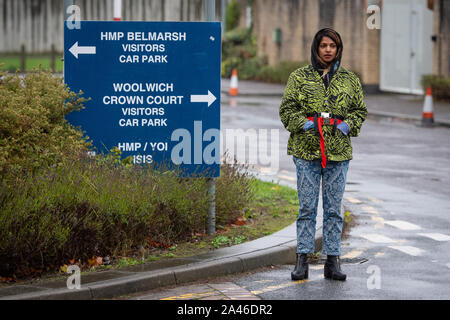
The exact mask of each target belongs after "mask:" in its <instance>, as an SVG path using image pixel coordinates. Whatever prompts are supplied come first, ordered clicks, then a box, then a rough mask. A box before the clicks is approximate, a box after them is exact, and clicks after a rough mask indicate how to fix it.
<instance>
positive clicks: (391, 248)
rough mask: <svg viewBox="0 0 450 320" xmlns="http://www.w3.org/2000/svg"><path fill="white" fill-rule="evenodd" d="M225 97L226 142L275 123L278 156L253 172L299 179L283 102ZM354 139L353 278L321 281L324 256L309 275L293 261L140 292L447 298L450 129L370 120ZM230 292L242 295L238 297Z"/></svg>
mask: <svg viewBox="0 0 450 320" xmlns="http://www.w3.org/2000/svg"><path fill="white" fill-rule="evenodd" d="M222 102H223V104H222V109H221V119H222V124H221V125H222V128H221V130H222V132H223V133H224V139H223V140H224V141H223V144H224V146H226V145H227V141H226V136H225V134H226V131H227V129H242V130H244V131H245V132H249V131H247V130H249V129H255V131H256V132H260V131H258V130H259V129H268V130H269V131H268V132H270V130H275V131H273V132H275V133H276V135H274V136H273V137H274V139H273V140H272V139H271V138H270V137H271V136H270V134H268V136H267V139H268V140H270V142H269V146H270V145H271V144H270V143H271V142H273V143H274V144H273V145H272V148H271V149H269V150H270V152H273V151H274V150H275V152H279V157H278V159H279V160H278V161H275V162H273V161H272V163H271V164H270V165H263V164H261V163H260V162H261V161H259V160H260V159H262V158H261V157H259V156H256V159H257V160H258V163H253V164H254V170H255V171H257V172H258V173H259V174H263V175H265V177H266V178H268V179H271V180H274V181H276V182H277V181H279V182H280V183H283V184H287V185H292V186H295V176H296V175H295V167H294V164H293V162H292V159H291V157H290V156H287V155H286V145H287V139H288V132H287V131H286V130H284V128H283V127H282V125H281V123H280V121H279V116H278V106H279V99H276V98H270V97H264V98H260V99H256V98H249V97H239V98H238V99H237V101H228V97H224V98H223V101H222ZM232 105H234V106H232ZM277 140H278V141H277ZM352 143H353V148H354V150H353V154H354V159H353V160H352V161H351V162H350V170H349V174H348V178H347V188H346V193H345V196H344V201H345V205H346V207H347V208H348V209H349V210H350V211H351V212H352V216H353V223H352V224H353V226H352V227H351V229H350V231H349V232H348V233H347V235H346V236H345V238H344V239H343V240H342V256H341V258H342V260H343V264H342V269H343V271H344V272H345V273H347V281H345V282H337V281H330V280H326V279H324V278H323V260H321V261H319V262H318V263H315V264H310V272H309V274H310V277H309V279H308V280H307V281H291V279H290V273H291V271H292V269H293V267H294V266H293V265H284V266H275V267H273V268H269V269H267V268H266V269H264V270H261V271H260V272H255V273H251V274H246V275H236V276H235V277H231V278H227V279H226V280H223V279H222V280H221V279H218V280H217V281H214V280H211V281H209V282H208V283H206V284H202V285H191V286H186V287H177V288H172V289H169V290H167V291H164V290H158V291H157V292H156V293H154V294H147V295H146V296H145V297H143V298H144V299H162V298H164V297H172V298H173V299H175V300H177V299H183V300H185V299H234V298H237V299H242V298H243V297H244V299H249V298H250V297H251V298H252V299H263V300H278V299H285V300H304V299H305V300H308V299H319V300H322V299H323V300H328V299H333V300H334V299H338V300H339V299H394V300H397V299H450V148H449V147H450V129H446V128H439V127H436V128H422V127H420V126H417V125H416V124H414V123H404V122H396V121H389V120H373V119H368V120H367V121H366V122H365V123H364V125H363V129H362V131H361V134H360V137H358V138H352ZM228 146H229V145H228ZM259 146H261V143H260V142H259V141H258V142H257V143H250V144H249V145H246V146H245V147H242V146H241V147H238V146H235V148H236V149H235V152H240V154H242V152H247V156H249V155H250V154H251V153H252V152H253V153H254V154H257V153H258V152H259V149H258V147H259ZM224 150H225V148H223V149H222V151H224ZM249 150H250V151H249ZM247 159H249V158H247ZM253 159H254V158H253ZM263 162H264V161H263ZM265 162H266V164H267V159H266V161H265ZM271 165H272V168H270V167H271ZM274 165H275V167H274ZM322 258H323V257H322ZM220 287H227V288H229V289H228V291H225V292H231V293H230V294H228V296H227V294H224V293H223V292H224V291H222V292H220V290H219V289H217V290H216V289H215V288H220ZM231 288H232V289H233V290H234V291H233V290H231ZM208 292H209V294H208ZM232 292H240V293H239V295H236V296H233V293H232Z"/></svg>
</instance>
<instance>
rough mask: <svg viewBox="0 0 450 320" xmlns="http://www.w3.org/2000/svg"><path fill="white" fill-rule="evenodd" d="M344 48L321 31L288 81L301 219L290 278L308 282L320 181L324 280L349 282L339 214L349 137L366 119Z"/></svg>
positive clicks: (288, 123) (286, 118)
mask: <svg viewBox="0 0 450 320" xmlns="http://www.w3.org/2000/svg"><path fill="white" fill-rule="evenodd" d="M342 50H343V44H342V40H341V37H340V35H339V34H338V33H337V32H336V31H335V30H333V29H331V28H325V29H321V30H319V31H318V32H317V34H316V35H315V36H314V40H313V43H312V46H311V64H309V65H307V66H304V67H302V68H299V69H297V70H295V71H294V72H293V73H292V74H291V75H290V77H289V80H288V82H287V86H286V90H285V92H284V96H283V99H282V101H281V106H280V118H281V122H282V123H283V125H284V127H285V128H286V129H287V130H288V131H289V132H290V137H289V141H288V147H287V150H288V151H287V153H288V155H292V156H293V160H294V163H295V166H296V171H297V189H298V198H299V216H298V219H297V262H296V265H295V269H294V271H293V272H292V273H291V277H292V280H303V279H306V278H308V262H307V254H308V253H313V252H314V239H315V230H316V215H317V205H318V201H319V189H320V181H321V180H322V200H323V246H322V253H323V254H326V255H327V260H326V262H325V266H324V275H325V278H328V279H333V280H345V279H346V275H345V274H343V273H342V271H341V268H340V262H339V256H340V254H341V248H340V241H341V235H342V227H343V218H342V213H341V203H342V197H343V195H344V190H345V183H346V177H347V171H348V167H349V160H351V159H352V145H351V142H350V137H356V136H358V134H359V131H360V128H361V125H362V123H363V122H364V120H365V118H366V116H367V108H366V106H365V104H364V97H363V91H362V87H361V83H360V80H359V79H358V77H357V76H356V75H355V74H354V73H352V72H350V71H347V70H346V69H344V68H343V67H342V66H340V64H341V59H342Z"/></svg>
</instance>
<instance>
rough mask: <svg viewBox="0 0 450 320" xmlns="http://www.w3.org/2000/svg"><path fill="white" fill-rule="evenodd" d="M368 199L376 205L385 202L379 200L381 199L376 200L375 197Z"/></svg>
mask: <svg viewBox="0 0 450 320" xmlns="http://www.w3.org/2000/svg"><path fill="white" fill-rule="evenodd" d="M367 198H369V200H370V201H372V202H374V203H381V202H383V200H379V199H377V198H374V197H367Z"/></svg>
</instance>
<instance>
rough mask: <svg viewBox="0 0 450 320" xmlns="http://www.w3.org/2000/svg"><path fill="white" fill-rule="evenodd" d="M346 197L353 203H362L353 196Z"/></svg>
mask: <svg viewBox="0 0 450 320" xmlns="http://www.w3.org/2000/svg"><path fill="white" fill-rule="evenodd" d="M345 199H346V200H348V201H350V202H351V203H362V201H360V200H358V199H355V198H352V197H345Z"/></svg>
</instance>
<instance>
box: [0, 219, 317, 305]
mask: <svg viewBox="0 0 450 320" xmlns="http://www.w3.org/2000/svg"><path fill="white" fill-rule="evenodd" d="M267 237H270V236H267ZM321 246H322V229H321V227H320V228H318V229H317V230H316V239H315V247H316V250H317V249H320V248H321ZM296 251H297V241H296V240H290V241H287V242H285V243H282V244H279V245H276V246H273V247H269V248H266V249H262V250H255V251H252V252H247V253H243V254H237V255H235V256H231V257H224V258H218V259H215V260H210V261H203V262H195V263H190V264H187V265H184V266H177V267H171V268H168V269H163V270H157V271H149V272H143V273H140V274H133V275H130V276H125V277H122V278H118V279H113V280H106V281H99V282H94V283H91V284H89V285H87V286H83V284H81V289H79V290H76V289H73V290H70V289H53V290H46V291H38V292H32V293H26V294H19V295H14V296H6V297H2V298H0V300H95V299H111V298H115V297H119V296H123V295H128V294H134V293H138V292H143V291H148V290H152V289H156V288H161V287H165V286H171V285H181V284H185V283H189V282H193V281H198V280H207V279H211V278H216V277H220V276H226V275H232V274H239V273H243V272H248V271H252V270H255V269H258V268H261V267H267V266H272V265H282V264H293V263H295V259H296Z"/></svg>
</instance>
